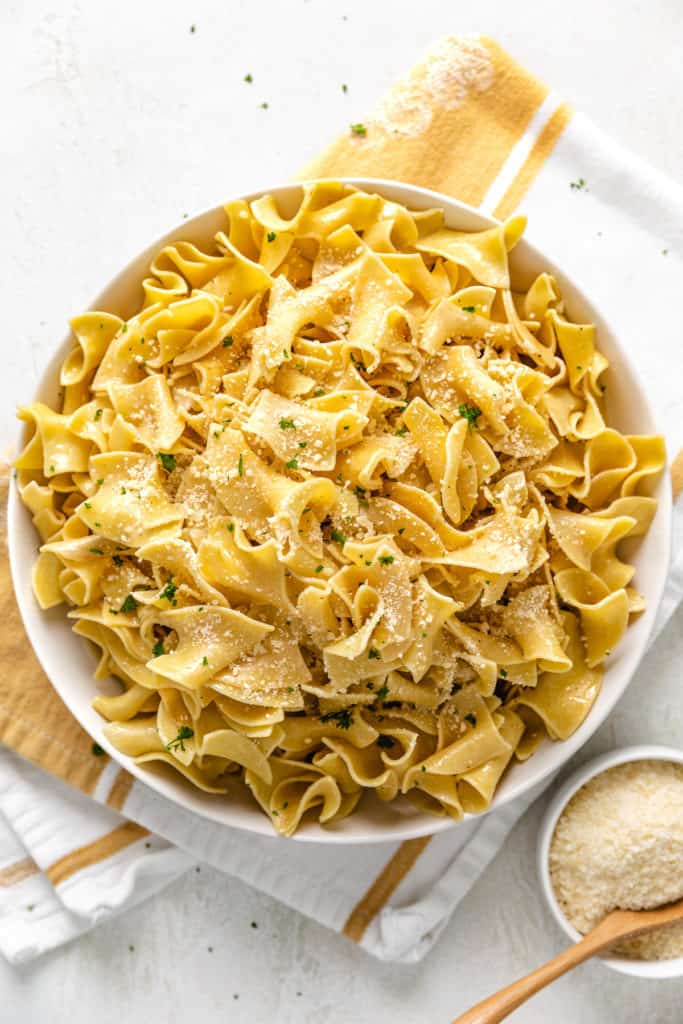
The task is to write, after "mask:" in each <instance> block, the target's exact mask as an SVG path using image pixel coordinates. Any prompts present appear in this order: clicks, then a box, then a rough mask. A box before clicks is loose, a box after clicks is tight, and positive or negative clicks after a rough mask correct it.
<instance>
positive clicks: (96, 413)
mask: <svg viewBox="0 0 683 1024" xmlns="http://www.w3.org/2000/svg"><path fill="white" fill-rule="evenodd" d="M103 412H104V409H97V410H96V412H95V417H94V418H95V419H96V420H98V419H99V418H100V416H101V415H102V413H103Z"/></svg>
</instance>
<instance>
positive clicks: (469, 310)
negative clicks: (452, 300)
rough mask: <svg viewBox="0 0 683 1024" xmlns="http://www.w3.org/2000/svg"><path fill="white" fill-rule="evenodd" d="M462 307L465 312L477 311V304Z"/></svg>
mask: <svg viewBox="0 0 683 1024" xmlns="http://www.w3.org/2000/svg"><path fill="white" fill-rule="evenodd" d="M461 309H462V311H463V313H476V310H477V307H476V306H462V307H461Z"/></svg>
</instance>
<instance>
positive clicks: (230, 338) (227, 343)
mask: <svg viewBox="0 0 683 1024" xmlns="http://www.w3.org/2000/svg"><path fill="white" fill-rule="evenodd" d="M233 342H234V338H233V336H232V334H228V336H227V338H223V348H230V346H231V345H232V344H233Z"/></svg>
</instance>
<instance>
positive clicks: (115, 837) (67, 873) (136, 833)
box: [45, 821, 149, 885]
mask: <svg viewBox="0 0 683 1024" xmlns="http://www.w3.org/2000/svg"><path fill="white" fill-rule="evenodd" d="M148 835H149V832H148V830H147V829H146V828H142V826H141V825H136V824H135V822H133V821H125V822H124V823H123V825H119V827H118V828H115V829H114V830H113V832H108V833H107V834H106V836H102V837H101V838H100V839H96V840H95V841H94V842H93V843H88V845H87V846H81V847H79V848H78V849H77V850H72V851H71V853H67V854H66V855H65V856H64V857H60V859H59V860H57V861H55V862H54V864H51V865H50V867H49V868H47V869H46V871H45V874H46V875H47V877H48V878H49V879H50V881H51V882H52V884H53V885H59V883H60V882H65V881H66V879H67V878H71V876H72V875H75V874H76V872H77V871H82V870H83V869H84V868H89V867H92V865H93V864H98V863H99V862H100V861H103V860H106V859H107V857H111V856H112V854H114V853H118V852H119V850H123V849H125V847H126V846H130V845H131V843H136V842H137V841H138V839H144V838H145V836H148Z"/></svg>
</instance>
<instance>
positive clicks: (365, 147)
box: [301, 36, 548, 206]
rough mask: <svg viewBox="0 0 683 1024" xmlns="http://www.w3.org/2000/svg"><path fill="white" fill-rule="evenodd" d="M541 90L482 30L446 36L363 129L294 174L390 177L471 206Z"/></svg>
mask: <svg viewBox="0 0 683 1024" xmlns="http://www.w3.org/2000/svg"><path fill="white" fill-rule="evenodd" d="M547 94H548V90H547V88H546V86H545V85H543V84H542V83H541V82H539V81H538V80H537V79H535V78H534V77H533V76H532V75H530V74H529V72H528V71H526V70H525V69H524V68H522V67H521V66H520V65H519V64H517V63H516V62H515V61H513V60H512V59H511V57H510V56H509V55H508V54H507V53H505V51H504V50H502V49H501V48H500V47H499V46H498V44H497V43H495V42H494V41H493V40H492V39H488V38H487V37H485V36H447V37H446V38H445V39H442V40H440V41H439V43H437V45H436V46H435V47H433V49H432V50H430V51H429V53H428V54H427V55H426V56H425V57H424V59H423V60H421V61H420V62H419V63H418V64H416V65H415V67H414V68H413V69H412V70H411V71H410V72H408V74H407V75H406V76H405V77H404V78H402V79H401V80H400V81H399V82H397V84H396V85H395V86H394V87H393V89H392V90H391V91H390V92H389V94H388V95H387V96H386V97H385V99H384V100H383V101H382V102H381V103H380V105H379V107H378V108H377V109H376V110H375V112H374V114H373V115H372V116H371V117H370V118H369V119H368V120H367V121H365V122H364V123H363V127H364V128H365V132H366V133H365V134H364V135H359V134H354V132H353V131H352V130H351V128H350V127H349V131H348V132H347V133H345V134H344V135H342V136H341V137H340V138H339V139H337V141H336V142H334V143H333V144H332V145H331V146H330V147H329V148H328V149H326V150H325V152H324V153H322V154H321V155H320V156H319V157H317V158H316V159H314V160H312V161H311V163H310V164H308V165H307V166H306V167H305V168H304V169H303V171H302V172H301V176H303V177H307V178H313V177H334V176H336V175H346V176H360V177H379V178H382V177H390V178H394V179H398V180H400V181H406V182H410V183H411V184H414V185H422V186H424V187H426V188H431V189H435V190H436V191H438V192H446V193H449V194H450V195H453V196H455V197H456V198H458V199H461V200H463V201H464V202H467V203H471V204H473V205H475V206H476V205H478V204H479V203H480V202H481V201H482V199H483V198H484V195H485V194H486V192H487V191H488V189H489V187H490V186H491V184H492V183H493V181H494V180H495V178H496V176H497V175H498V173H499V172H500V170H501V168H502V167H503V165H504V163H505V161H506V160H507V158H508V156H509V154H510V152H511V150H512V148H513V147H514V145H515V143H516V142H517V141H518V140H519V139H520V138H521V137H522V135H523V134H524V131H525V129H526V128H527V126H528V124H529V122H530V121H531V119H532V117H533V115H534V113H535V111H536V110H537V109H538V107H540V105H541V104H542V103H543V100H544V99H545V97H546V96H547Z"/></svg>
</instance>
